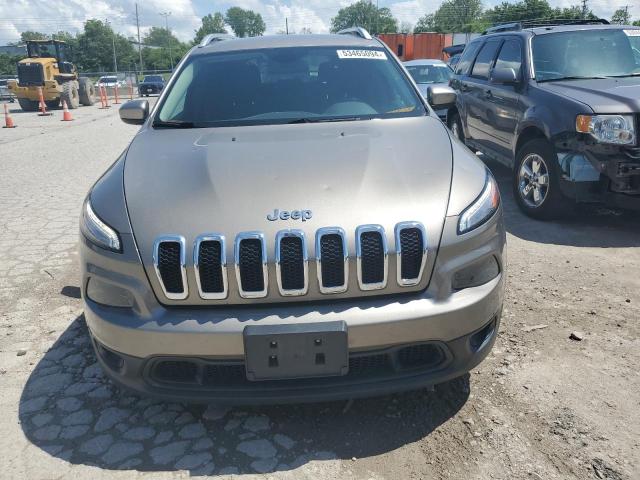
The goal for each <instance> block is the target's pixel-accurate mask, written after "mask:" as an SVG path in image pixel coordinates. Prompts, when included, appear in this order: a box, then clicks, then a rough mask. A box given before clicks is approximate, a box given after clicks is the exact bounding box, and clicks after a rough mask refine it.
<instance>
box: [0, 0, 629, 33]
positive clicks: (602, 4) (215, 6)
mask: <svg viewBox="0 0 640 480" xmlns="http://www.w3.org/2000/svg"><path fill="white" fill-rule="evenodd" d="M353 1H354V0H144V2H143V1H142V0H138V8H139V13H140V26H141V31H142V33H144V32H145V31H146V30H148V29H149V28H150V27H151V26H164V24H165V20H164V18H163V17H162V16H160V13H161V12H166V11H170V12H171V16H170V17H169V19H168V20H169V27H170V28H171V30H172V31H173V32H174V33H175V34H176V35H177V36H178V37H179V38H180V39H181V40H183V41H187V40H190V39H191V38H193V34H194V30H195V29H197V28H198V27H199V26H200V24H201V20H200V19H201V17H202V16H203V15H206V14H208V13H212V12H216V11H220V12H224V11H226V9H227V8H229V7H231V6H234V5H236V6H239V7H242V8H249V9H252V10H255V11H256V12H259V13H260V14H261V15H262V16H263V18H264V21H265V23H266V25H267V33H268V34H270V33H277V32H278V31H281V30H284V28H285V18H288V20H289V29H290V31H295V32H299V31H300V30H301V29H302V28H310V29H311V30H312V31H313V32H314V33H325V32H328V31H329V28H330V26H331V18H332V17H334V16H335V15H336V13H337V12H338V10H339V9H340V8H342V7H344V6H346V5H349V4H351V3H353ZM373 1H374V2H375V1H376V0H373ZM501 2H502V0H484V2H483V4H484V6H485V8H491V7H492V6H494V5H496V4H499V3H501ZM135 3H136V0H91V1H89V2H87V1H85V0H0V44H6V43H8V42H13V41H16V40H18V39H19V37H20V32H22V31H24V30H37V31H41V32H45V33H53V32H57V31H58V30H67V31H70V32H72V33H75V32H77V31H78V30H81V29H82V25H83V23H84V22H85V21H86V20H87V19H89V18H98V19H101V20H106V19H108V20H109V21H110V23H111V25H112V27H113V28H114V29H115V30H116V31H118V32H120V33H122V34H124V35H126V36H135V35H136V24H135ZM378 3H379V6H380V7H389V8H390V9H391V11H392V13H393V15H394V16H395V17H396V18H397V19H398V21H399V23H402V22H409V23H411V24H415V23H416V22H417V20H418V18H420V17H421V16H422V15H424V14H425V13H431V12H434V11H435V10H436V9H437V8H438V6H439V5H440V3H441V2H440V1H439V0H378ZM550 3H551V5H552V6H554V7H556V6H561V7H567V6H571V5H575V4H579V3H580V1H579V0H550ZM628 3H629V2H628V0H590V1H589V7H590V8H591V9H592V10H593V11H594V13H595V14H596V15H599V16H602V17H604V18H610V17H611V15H612V14H613V12H614V11H615V9H616V8H619V7H622V6H624V5H625V4H628ZM630 13H631V15H632V16H633V17H634V18H636V19H637V18H640V7H638V6H634V5H631V7H630Z"/></svg>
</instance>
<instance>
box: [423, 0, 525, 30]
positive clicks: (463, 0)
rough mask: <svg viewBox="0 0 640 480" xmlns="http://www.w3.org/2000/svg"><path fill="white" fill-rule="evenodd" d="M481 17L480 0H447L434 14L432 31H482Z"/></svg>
mask: <svg viewBox="0 0 640 480" xmlns="http://www.w3.org/2000/svg"><path fill="white" fill-rule="evenodd" d="M533 1H536V0H533ZM503 5H505V4H504V3H503ZM481 15H482V3H481V1H480V0H445V1H444V2H443V3H442V4H441V5H440V7H439V8H438V9H437V10H436V11H435V13H434V14H433V29H432V30H431V31H435V32H439V33H452V32H475V31H479V30H481V29H482V25H481V24H480V20H481ZM423 18H424V17H423ZM421 20H422V19H421ZM419 23H420V22H419Z"/></svg>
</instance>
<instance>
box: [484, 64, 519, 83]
mask: <svg viewBox="0 0 640 480" xmlns="http://www.w3.org/2000/svg"><path fill="white" fill-rule="evenodd" d="M490 80H491V83H502V84H504V85H515V84H516V83H518V74H517V73H516V71H515V70H514V69H513V68H494V69H493V71H492V72H491V79H490Z"/></svg>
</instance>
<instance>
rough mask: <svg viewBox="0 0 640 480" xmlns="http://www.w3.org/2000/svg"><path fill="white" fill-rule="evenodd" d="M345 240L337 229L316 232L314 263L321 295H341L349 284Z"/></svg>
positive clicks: (330, 228)
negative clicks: (316, 265)
mask: <svg viewBox="0 0 640 480" xmlns="http://www.w3.org/2000/svg"><path fill="white" fill-rule="evenodd" d="M348 260H349V253H348V249H347V238H346V235H345V233H344V230H342V229H341V228H339V227H327V228H321V229H319V230H318V231H317V232H316V261H317V264H318V283H319V284H320V285H319V287H320V292H321V293H341V292H344V291H346V290H347V284H348V282H349V264H348Z"/></svg>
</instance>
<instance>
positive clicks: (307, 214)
mask: <svg viewBox="0 0 640 480" xmlns="http://www.w3.org/2000/svg"><path fill="white" fill-rule="evenodd" d="M312 216H313V212H311V210H291V211H290V212H289V211H288V210H279V209H277V208H276V209H274V210H273V213H269V214H267V220H269V221H270V222H275V221H276V220H302V221H303V222H306V221H307V220H311V217H312Z"/></svg>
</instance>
